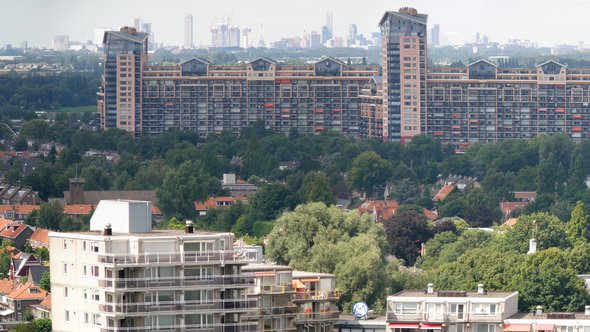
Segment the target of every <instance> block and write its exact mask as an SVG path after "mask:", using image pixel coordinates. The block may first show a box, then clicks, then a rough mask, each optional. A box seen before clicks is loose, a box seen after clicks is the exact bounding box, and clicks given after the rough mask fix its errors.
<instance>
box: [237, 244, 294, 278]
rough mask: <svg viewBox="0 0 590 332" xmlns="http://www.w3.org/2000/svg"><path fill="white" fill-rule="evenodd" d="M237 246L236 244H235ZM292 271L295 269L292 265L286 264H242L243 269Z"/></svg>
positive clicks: (253, 270) (252, 270)
mask: <svg viewBox="0 0 590 332" xmlns="http://www.w3.org/2000/svg"><path fill="white" fill-rule="evenodd" d="M234 248H235V246H234ZM273 270H278V271H291V270H293V268H292V267H290V266H286V265H276V264H269V263H249V264H248V265H244V266H242V271H251V272H256V271H273Z"/></svg>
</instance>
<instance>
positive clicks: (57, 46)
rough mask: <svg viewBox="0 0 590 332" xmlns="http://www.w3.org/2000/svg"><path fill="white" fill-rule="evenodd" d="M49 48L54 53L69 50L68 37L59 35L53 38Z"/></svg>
mask: <svg viewBox="0 0 590 332" xmlns="http://www.w3.org/2000/svg"><path fill="white" fill-rule="evenodd" d="M51 48H52V49H54V50H55V51H67V50H68V49H69V48H70V36H68V35H61V36H55V37H53V41H52V42H51Z"/></svg>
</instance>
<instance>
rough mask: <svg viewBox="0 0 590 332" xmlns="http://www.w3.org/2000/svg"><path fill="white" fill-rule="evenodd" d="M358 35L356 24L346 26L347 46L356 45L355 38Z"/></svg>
mask: <svg viewBox="0 0 590 332" xmlns="http://www.w3.org/2000/svg"><path fill="white" fill-rule="evenodd" d="M357 35H358V30H357V27H356V24H351V25H349V26H348V45H354V44H356V36H357Z"/></svg>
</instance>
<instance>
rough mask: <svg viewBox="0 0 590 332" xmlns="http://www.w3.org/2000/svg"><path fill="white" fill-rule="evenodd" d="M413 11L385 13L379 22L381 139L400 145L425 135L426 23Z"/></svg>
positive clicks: (426, 18)
mask: <svg viewBox="0 0 590 332" xmlns="http://www.w3.org/2000/svg"><path fill="white" fill-rule="evenodd" d="M427 20H428V15H425V14H418V11H417V10H416V9H414V8H407V7H404V8H401V9H400V10H399V11H398V12H393V11H388V12H386V13H385V15H383V18H382V19H381V21H380V22H379V27H380V28H381V36H382V37H381V38H382V42H381V58H382V59H383V64H382V66H383V95H384V96H383V97H384V98H383V111H384V112H383V113H384V118H383V136H385V137H386V138H389V139H392V140H395V141H400V142H402V143H405V142H409V141H411V139H412V137H414V136H416V135H418V134H420V133H422V132H425V130H426V128H425V126H426V125H425V123H426V121H425V119H424V116H425V112H426V64H427V62H428V61H427V58H426V45H427V42H426V38H427V34H426V30H427V28H426V22H427Z"/></svg>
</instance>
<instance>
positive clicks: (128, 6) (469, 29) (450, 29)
mask: <svg viewBox="0 0 590 332" xmlns="http://www.w3.org/2000/svg"><path fill="white" fill-rule="evenodd" d="M154 3H155V1H149V2H148V4H149V5H144V2H139V1H136V0H133V1H126V2H124V3H119V2H117V1H114V0H105V1H103V2H102V3H101V6H96V5H95V3H91V2H89V1H81V2H75V3H71V2H68V1H65V0H56V1H52V2H51V3H47V2H45V1H41V0H25V1H20V2H11V3H10V4H8V5H7V6H5V8H4V10H3V12H2V14H0V17H1V20H0V22H2V23H0V28H1V29H0V45H5V44H12V45H19V44H20V43H21V42H22V41H23V40H26V41H27V42H28V44H29V45H30V46H32V47H39V46H41V47H49V46H51V41H52V38H53V37H54V36H57V35H69V36H70V40H72V41H86V40H91V39H93V33H94V29H97V28H103V27H106V28H112V29H118V28H119V27H121V26H124V25H128V26H132V25H133V24H134V18H137V17H141V18H142V20H144V21H147V22H151V23H152V24H153V25H152V31H153V33H154V35H155V38H154V39H155V41H156V42H157V43H164V44H166V45H178V46H180V45H183V39H184V24H183V23H184V17H185V16H186V14H187V13H192V14H193V17H194V19H195V35H194V44H195V46H196V47H199V46H207V45H209V44H210V35H209V31H210V26H211V25H214V24H215V23H217V22H218V21H219V20H221V18H222V17H228V18H229V19H230V20H231V23H232V24H233V25H238V26H240V27H241V28H250V29H252V33H253V35H255V36H256V35H258V30H259V26H260V23H261V22H262V26H263V35H264V38H265V41H266V42H267V43H268V42H270V41H276V40H279V39H280V38H282V37H290V36H298V35H301V33H302V32H303V31H307V32H308V33H309V32H311V31H318V32H320V33H321V29H322V26H323V25H325V23H326V12H332V13H333V21H334V35H335V36H341V37H345V36H346V35H347V32H348V31H347V30H348V27H349V26H350V25H351V24H356V26H357V27H358V31H359V33H362V34H364V35H365V36H368V35H370V33H371V32H376V31H378V27H377V22H378V21H379V19H380V18H381V16H382V14H383V12H384V11H388V10H389V11H395V10H398V9H399V8H400V7H403V6H412V7H415V8H416V9H418V11H419V12H420V13H426V14H428V15H429V27H431V26H432V25H433V24H435V23H436V24H440V27H441V29H440V30H441V39H443V37H444V38H445V39H446V40H448V41H449V42H450V43H451V44H462V43H465V42H471V41H472V40H473V39H474V35H475V33H476V32H480V33H481V34H482V35H488V36H490V38H491V39H492V40H493V41H501V42H505V41H507V40H508V39H509V38H517V39H522V40H524V39H528V40H534V41H536V42H538V43H539V44H540V45H544V46H547V45H557V44H564V43H568V44H577V43H578V42H579V41H582V40H587V37H586V34H585V33H584V31H583V30H582V29H579V27H578V25H579V22H581V20H583V18H584V13H587V12H588V11H589V10H590V1H588V0H564V1H562V2H561V5H560V6H559V7H555V6H554V5H553V3H552V2H550V1H548V0H543V1H534V2H533V1H532V0H522V1H518V2H508V1H507V0H499V1H495V2H493V3H492V2H489V1H483V0H477V1H466V0H453V1H451V2H445V3H444V4H443V3H439V2H436V1H434V0H411V1H407V2H403V3H402V2H395V3H392V2H390V1H385V0H372V1H369V2H365V3H363V10H362V13H363V14H362V15H360V14H359V11H358V8H356V7H352V6H343V5H342V2H339V1H336V0H326V1H322V2H321V3H316V2H312V1H310V0H303V1H302V2H301V4H302V6H297V7H296V8H290V9H289V15H287V16H286V17H285V16H283V15H281V14H282V13H284V7H281V4H278V3H274V2H268V1H253V2H248V3H247V4H244V3H241V2H239V1H237V0H223V1H218V2H214V3H208V4H207V5H206V6H203V5H202V4H201V3H198V2H191V1H188V0H173V1H171V4H170V5H168V4H167V5H166V6H163V5H160V4H158V5H154ZM140 4H141V5H140ZM308 5H309V6H314V8H315V9H314V10H309V6H308ZM549 5H553V6H552V7H551V8H552V10H551V11H547V10H546V9H545V8H546V6H549ZM506 6H510V9H511V10H510V11H506V10H505V9H506V8H507V7H506ZM31 8H35V9H36V10H34V11H31ZM115 8H116V11H115V10H114V9H115ZM24 12H27V15H19V13H24ZM71 13H75V15H72V14H71ZM85 13H92V15H87V14H85ZM458 15H461V19H457V16H458ZM299 17H305V18H306V20H305V21H304V22H301V20H299V19H298V18H299ZM498 21H501V22H502V24H501V25H498V24H497V23H498ZM40 27H42V29H39V28H40ZM566 32H567V33H566Z"/></svg>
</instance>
